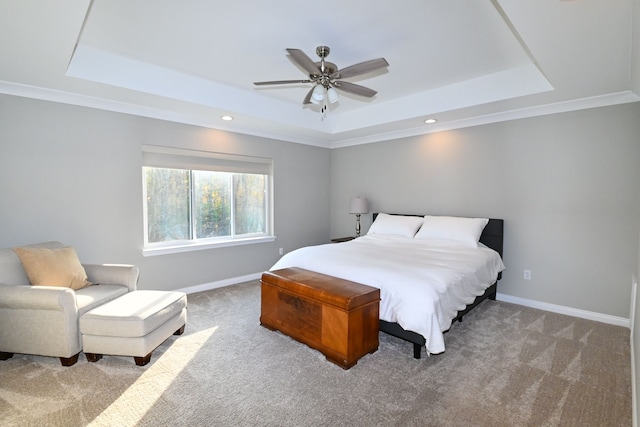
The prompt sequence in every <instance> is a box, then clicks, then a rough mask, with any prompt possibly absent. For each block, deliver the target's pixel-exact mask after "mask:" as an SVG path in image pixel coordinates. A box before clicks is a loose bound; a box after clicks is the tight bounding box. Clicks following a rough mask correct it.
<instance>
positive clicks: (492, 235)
mask: <svg viewBox="0 0 640 427" xmlns="http://www.w3.org/2000/svg"><path fill="white" fill-rule="evenodd" d="M390 215H404V216H424V215H413V214H409V215H407V214H390ZM377 216H378V213H377V212H376V213H374V214H373V220H374V221H375V219H376V217H377ZM503 238H504V220H502V219H489V222H488V223H487V225H486V226H485V227H484V230H483V231H482V235H481V236H480V243H482V244H484V245H486V246H488V247H490V248H491V249H493V250H494V251H496V252H498V253H499V254H500V257H502V245H503ZM501 278H502V273H500V274H498V280H500V279H501ZM497 289H498V281H497V280H496V282H495V283H494V284H493V285H491V286H489V287H488V288H487V289H486V290H485V292H484V293H483V294H482V295H480V296H478V297H476V299H475V300H474V301H473V302H472V303H471V304H469V305H468V306H467V307H466V308H465V309H464V310H461V311H459V312H458V314H457V315H456V317H454V318H453V322H452V323H454V322H456V321H460V322H461V321H462V316H464V315H465V314H467V313H468V312H469V311H471V310H472V309H473V308H474V307H475V306H477V305H478V304H480V303H481V302H482V301H484V300H485V299H487V298H489V299H490V300H495V299H496V292H497ZM380 330H381V331H382V332H386V333H387V334H389V335H393V336H395V337H398V338H401V339H403V340H406V341H409V342H410V343H412V344H413V357H414V358H416V359H420V357H421V353H422V347H424V346H425V344H426V342H427V341H426V340H425V338H424V337H423V336H422V335H420V334H418V333H416V332H412V331H407V330H406V329H404V328H402V326H400V325H399V324H397V323H391V322H387V321H385V320H380Z"/></svg>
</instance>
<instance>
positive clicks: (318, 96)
mask: <svg viewBox="0 0 640 427" xmlns="http://www.w3.org/2000/svg"><path fill="white" fill-rule="evenodd" d="M323 99H324V87H322V85H316V87H314V88H313V93H312V94H311V99H310V101H311V102H312V103H314V104H319V103H320V102H322V100H323Z"/></svg>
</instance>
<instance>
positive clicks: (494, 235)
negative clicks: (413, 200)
mask: <svg viewBox="0 0 640 427" xmlns="http://www.w3.org/2000/svg"><path fill="white" fill-rule="evenodd" d="M389 215H404V216H424V215H418V214H389ZM377 216H378V212H375V213H374V214H373V220H374V221H375V220H376V217H377ZM503 241H504V220H502V219H494V218H490V219H489V222H488V223H487V225H486V226H485V227H484V230H483V231H482V235H481V236H480V243H482V244H483V245H486V246H488V247H490V248H491V249H493V250H494V251H496V252H498V253H499V254H500V257H502V244H503Z"/></svg>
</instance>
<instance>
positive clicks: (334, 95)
mask: <svg viewBox="0 0 640 427" xmlns="http://www.w3.org/2000/svg"><path fill="white" fill-rule="evenodd" d="M327 98H328V99H329V102H330V103H331V104H333V103H334V102H337V101H338V91H336V90H335V89H334V88H332V87H330V88H329V89H327Z"/></svg>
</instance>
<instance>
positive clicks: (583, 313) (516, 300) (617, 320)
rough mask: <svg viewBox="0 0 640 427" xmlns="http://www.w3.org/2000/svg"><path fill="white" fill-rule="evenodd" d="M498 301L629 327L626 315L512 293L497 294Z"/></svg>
mask: <svg viewBox="0 0 640 427" xmlns="http://www.w3.org/2000/svg"><path fill="white" fill-rule="evenodd" d="M496 299H497V300H498V301H504V302H510V303H512V304H519V305H524V306H525V307H531V308H539V309H540V310H546V311H551V312H553V313H559V314H566V315H567V316H574V317H580V318H582V319H588V320H595V321H596V322H602V323H608V324H610V325H616V326H624V327H625V328H629V327H630V324H629V319H625V318H624V317H618V316H611V315H609V314H602V313H596V312H594V311H587V310H580V309H579V308H572V307H566V306H564V305H556V304H549V303H546V302H540V301H536V300H532V299H527V298H520V297H514V296H511V295H506V294H501V293H499V292H498V294H497V295H496Z"/></svg>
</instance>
